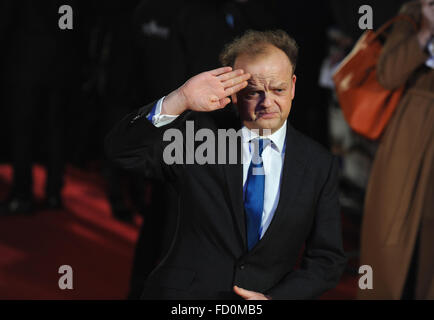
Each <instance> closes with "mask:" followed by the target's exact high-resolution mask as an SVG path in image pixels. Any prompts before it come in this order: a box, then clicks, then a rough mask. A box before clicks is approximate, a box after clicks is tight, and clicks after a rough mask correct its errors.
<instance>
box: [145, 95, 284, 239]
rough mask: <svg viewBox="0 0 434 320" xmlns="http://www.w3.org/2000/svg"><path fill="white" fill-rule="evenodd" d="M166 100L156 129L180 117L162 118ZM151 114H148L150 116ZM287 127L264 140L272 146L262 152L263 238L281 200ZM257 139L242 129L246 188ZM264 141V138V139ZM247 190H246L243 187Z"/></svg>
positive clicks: (157, 111) (158, 111)
mask: <svg viewBox="0 0 434 320" xmlns="http://www.w3.org/2000/svg"><path fill="white" fill-rule="evenodd" d="M163 101H164V97H163V98H161V99H160V100H158V102H157V105H156V108H155V112H154V115H153V117H152V121H151V122H152V123H153V125H154V126H156V127H162V126H164V125H167V124H169V123H171V122H172V121H174V120H175V119H176V118H177V117H178V116H176V115H164V114H163V115H162V114H161V107H162V104H163ZM149 115H150V114H148V117H149ZM286 126H287V122H286V121H285V123H284V124H283V126H282V127H281V128H280V129H279V130H277V131H276V132H274V133H273V134H271V135H269V136H266V137H263V138H266V139H270V140H271V143H270V144H268V145H267V146H265V147H264V150H263V152H262V162H263V167H264V174H265V190H264V209H263V212H262V222H261V238H262V237H263V236H264V234H265V232H266V231H267V229H268V227H269V226H270V223H271V220H272V219H273V217H274V213H275V211H276V208H277V205H278V203H279V197H280V184H281V180H282V168H283V162H284V159H285V139H286ZM256 137H258V134H257V133H256V132H254V131H251V130H249V129H248V128H247V127H245V126H243V127H242V128H241V142H242V157H243V187H245V185H246V181H247V175H248V171H249V167H250V163H251V161H252V156H253V154H254V153H253V152H254V151H255V150H254V148H255V146H257V144H255V143H251V142H250V141H251V140H252V139H254V138H256ZM261 138H262V137H261ZM243 189H244V188H243Z"/></svg>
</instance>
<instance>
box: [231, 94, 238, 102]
mask: <svg viewBox="0 0 434 320" xmlns="http://www.w3.org/2000/svg"><path fill="white" fill-rule="evenodd" d="M231 100H232V103H233V104H237V95H236V94H235V93H234V94H231Z"/></svg>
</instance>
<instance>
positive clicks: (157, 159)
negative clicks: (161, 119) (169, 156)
mask: <svg viewBox="0 0 434 320" xmlns="http://www.w3.org/2000/svg"><path fill="white" fill-rule="evenodd" d="M155 103H156V102H153V103H150V104H148V105H146V106H144V107H142V108H140V109H138V110H136V111H134V112H132V113H130V114H128V115H127V116H126V117H125V118H123V119H122V120H121V121H120V122H119V123H117V124H116V125H115V127H114V128H113V129H112V130H111V131H110V132H109V134H108V135H107V137H106V138H105V152H106V155H107V157H108V158H109V159H110V160H111V161H112V162H114V163H115V164H116V165H118V166H120V167H121V168H124V169H127V170H133V171H136V172H139V173H141V174H143V175H145V176H146V177H148V178H152V179H157V180H160V181H167V180H172V179H174V178H175V177H176V165H175V166H169V165H165V163H164V161H163V150H164V147H165V145H166V144H167V143H165V142H164V141H163V136H164V132H165V131H166V130H167V129H170V128H177V126H179V124H180V122H181V121H182V118H183V117H182V116H179V117H178V118H177V119H176V120H175V121H173V122H172V123H170V124H168V125H166V126H163V127H156V126H154V125H153V124H152V122H151V121H149V120H148V119H147V118H146V116H147V115H148V113H149V112H150V111H151V109H152V107H153V106H154V105H155Z"/></svg>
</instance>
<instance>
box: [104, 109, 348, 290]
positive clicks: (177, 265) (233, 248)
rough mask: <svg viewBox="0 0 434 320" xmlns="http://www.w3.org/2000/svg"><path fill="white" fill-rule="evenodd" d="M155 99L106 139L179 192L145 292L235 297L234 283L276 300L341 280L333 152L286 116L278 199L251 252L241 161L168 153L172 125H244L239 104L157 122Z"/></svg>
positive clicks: (126, 161)
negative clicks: (184, 159) (177, 159)
mask: <svg viewBox="0 0 434 320" xmlns="http://www.w3.org/2000/svg"><path fill="white" fill-rule="evenodd" d="M153 104H154V103H152V104H149V105H147V106H145V107H143V108H141V109H139V110H138V111H136V112H134V113H132V114H130V115H128V116H126V117H125V118H124V119H123V120H122V121H120V123H118V124H117V125H116V126H115V128H114V129H113V130H112V131H111V133H110V134H109V135H108V136H107V138H106V152H107V154H108V156H109V157H110V158H111V159H113V161H115V162H116V163H117V164H119V165H121V166H123V167H124V168H128V169H133V170H138V171H140V172H142V173H145V174H146V175H148V176H150V177H153V178H159V179H162V180H165V181H170V182H171V183H173V185H174V187H175V188H176V189H177V190H178V192H179V197H178V200H177V201H178V205H177V211H178V212H176V213H174V214H177V213H179V219H178V225H177V228H176V233H175V235H174V237H173V241H172V245H171V248H170V250H169V252H168V253H167V255H166V256H165V258H164V259H163V261H162V262H161V263H160V264H159V265H158V266H157V267H156V268H155V269H154V270H153V272H152V273H151V274H150V276H149V277H148V278H147V280H146V283H145V290H144V293H143V298H150V299H219V298H235V297H236V296H235V295H234V294H233V289H232V288H233V286H234V285H237V286H239V287H242V288H245V289H248V290H253V291H257V292H261V293H265V294H267V295H269V296H271V297H272V298H273V299H312V298H317V297H319V296H320V295H321V294H322V293H324V292H325V291H326V290H328V289H330V288H333V287H335V286H336V285H337V283H338V281H339V279H340V276H341V274H342V272H343V269H344V267H345V264H346V257H345V254H344V251H343V248H342V238H341V226H340V212H339V203H338V167H337V162H336V160H335V159H334V157H333V156H332V155H331V154H330V153H328V152H327V151H326V150H325V149H323V148H322V147H321V146H320V145H319V144H317V143H315V142H314V141H312V140H310V139H309V138H307V137H305V136H304V135H302V134H301V133H299V132H298V131H296V130H295V129H294V128H293V127H292V126H291V125H290V124H289V123H288V126H287V133H286V153H285V160H284V167H283V176H282V183H281V189H280V200H279V203H278V206H277V209H276V211H275V214H274V217H273V220H272V222H271V224H270V226H269V228H268V229H267V231H266V233H265V234H264V236H263V238H262V239H261V240H260V241H259V242H258V244H257V245H256V246H255V247H254V248H253V249H252V250H251V251H248V250H247V244H246V226H245V213H244V208H243V187H242V179H243V171H242V164H241V160H239V161H238V162H239V163H237V164H225V165H221V164H220V165H218V164H205V165H198V164H193V165H186V164H183V165H180V164H179V165H176V164H175V165H170V166H169V165H166V164H165V163H164V161H163V159H162V154H163V149H164V147H165V146H166V145H167V144H168V143H169V142H164V143H163V138H162V137H163V134H164V132H165V130H166V129H168V128H179V129H181V130H185V121H186V120H193V121H194V128H195V130H198V129H200V128H209V129H211V130H213V131H214V132H217V129H219V128H225V129H228V128H234V129H236V130H238V129H239V128H240V127H241V123H240V120H239V118H238V116H237V114H236V113H235V112H234V110H235V109H234V108H233V107H232V106H231V105H230V106H227V107H226V108H224V109H222V110H218V111H214V112H208V113H199V112H192V111H188V112H185V113H184V114H182V115H181V116H180V117H178V118H177V119H176V120H175V121H174V122H172V123H171V124H169V125H166V126H164V127H160V128H157V127H155V126H154V125H153V124H152V123H151V122H150V121H148V120H147V119H146V115H147V114H148V113H149V111H150V109H151V108H152V106H153ZM184 136H185V135H184ZM184 144H185V141H184ZM238 144H239V148H238V151H239V154H240V153H241V146H240V145H241V143H240V141H239V143H238ZM184 150H185V149H184ZM238 159H241V158H240V157H239V158H238ZM168 201H170V199H168ZM303 248H304V252H303V257H302V262H301V266H300V268H298V269H295V266H296V262H297V259H298V257H299V255H300V253H301V251H302V249H303Z"/></svg>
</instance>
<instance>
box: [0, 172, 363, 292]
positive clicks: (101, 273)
mask: <svg viewBox="0 0 434 320" xmlns="http://www.w3.org/2000/svg"><path fill="white" fill-rule="evenodd" d="M33 174H34V179H35V184H34V194H35V195H36V199H37V200H39V201H41V199H42V197H43V190H44V181H45V171H44V170H43V168H42V167H40V166H35V167H34V170H33ZM11 178H12V170H11V168H10V166H6V165H2V166H0V199H4V197H5V196H6V195H7V191H8V189H9V188H10V184H11ZM63 200H64V205H65V209H64V210H58V211H39V212H36V213H35V214H33V215H31V216H15V217H0V299H124V298H125V297H126V295H127V292H128V285H129V277H130V272H131V263H132V258H133V253H134V245H135V241H136V238H137V233H138V229H139V225H140V223H141V221H140V218H139V217H137V219H136V221H135V225H134V226H130V225H126V224H123V223H121V222H118V221H116V220H115V219H114V218H112V217H111V214H110V209H109V205H108V202H107V200H106V196H105V194H104V182H103V180H102V178H101V177H100V176H99V175H98V174H95V173H89V172H84V171H81V170H78V169H75V168H72V167H68V169H67V172H66V175H65V188H64V190H63ZM61 265H70V266H71V267H72V269H73V286H74V287H73V289H72V290H61V289H59V287H58V281H59V278H60V277H61V276H62V275H61V274H59V273H58V269H59V267H60V266H61ZM356 285H357V279H356V278H355V277H353V276H349V275H344V276H343V278H342V281H341V283H340V284H339V286H338V287H337V288H336V289H334V290H332V291H330V292H328V293H327V294H326V295H324V297H323V298H324V299H353V298H354V296H355V291H356Z"/></svg>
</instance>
